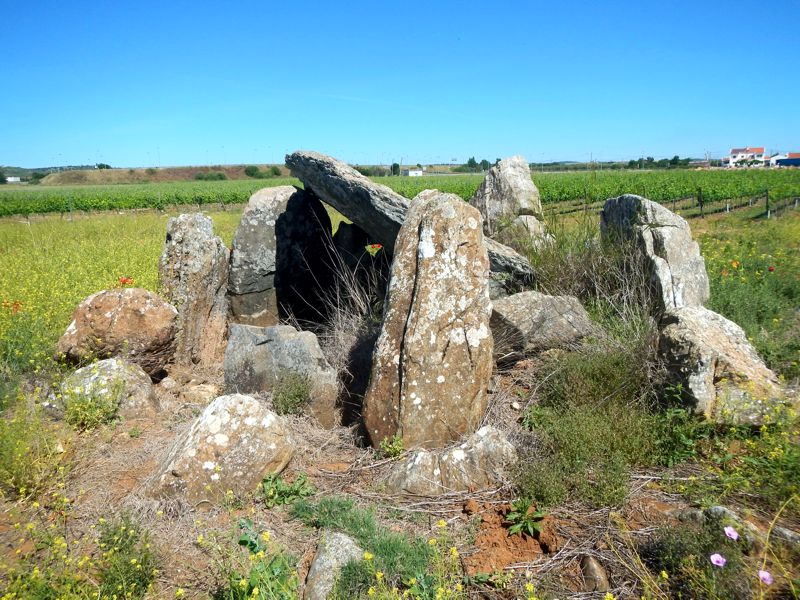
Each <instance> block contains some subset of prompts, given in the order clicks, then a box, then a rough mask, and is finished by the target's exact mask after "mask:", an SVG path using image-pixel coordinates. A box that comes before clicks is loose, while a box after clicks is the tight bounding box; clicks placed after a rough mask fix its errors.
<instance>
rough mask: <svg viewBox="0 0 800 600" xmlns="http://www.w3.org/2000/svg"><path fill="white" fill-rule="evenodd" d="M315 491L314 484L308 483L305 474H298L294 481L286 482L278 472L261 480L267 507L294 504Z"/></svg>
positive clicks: (262, 493)
mask: <svg viewBox="0 0 800 600" xmlns="http://www.w3.org/2000/svg"><path fill="white" fill-rule="evenodd" d="M315 493H316V490H315V489H314V486H313V485H311V484H310V483H308V480H307V479H306V476H305V475H303V474H300V475H298V476H297V478H296V479H295V480H294V482H292V483H285V482H284V481H283V479H282V478H281V476H280V475H277V474H272V475H267V476H266V477H265V478H264V479H263V481H262V482H261V497H262V498H263V500H264V505H265V506H266V507H267V508H274V507H276V506H280V505H282V504H292V503H293V502H295V501H296V500H299V499H300V498H307V497H308V496H313V495H314V494H315Z"/></svg>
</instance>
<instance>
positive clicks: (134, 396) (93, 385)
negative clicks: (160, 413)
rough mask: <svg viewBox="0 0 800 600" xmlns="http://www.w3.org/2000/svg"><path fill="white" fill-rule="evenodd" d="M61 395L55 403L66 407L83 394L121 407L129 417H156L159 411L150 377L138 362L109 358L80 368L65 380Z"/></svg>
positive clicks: (121, 411) (61, 408) (121, 413)
mask: <svg viewBox="0 0 800 600" xmlns="http://www.w3.org/2000/svg"><path fill="white" fill-rule="evenodd" d="M60 391H61V398H60V399H58V401H57V402H55V403H54V404H55V405H56V406H57V407H58V408H59V409H60V410H63V409H64V408H65V407H66V404H67V403H68V402H69V401H70V399H71V398H75V397H78V396H80V397H81V398H84V399H87V398H88V399H93V400H95V401H98V402H102V403H104V404H113V405H116V407H117V414H119V416H121V417H123V418H125V419H136V418H141V417H152V416H154V415H155V413H156V412H157V410H158V401H157V400H156V395H155V390H154V388H153V383H152V382H151V381H150V377H149V376H148V375H147V373H145V372H144V370H143V369H142V368H141V367H140V366H139V365H136V364H133V363H130V362H127V361H124V360H121V359H119V358H108V359H106V360H101V361H98V362H96V363H92V364H91V365H88V366H86V367H83V368H81V369H78V370H77V371H75V372H74V373H71V374H70V375H69V376H67V378H66V379H64V381H63V382H62V383H61V388H60Z"/></svg>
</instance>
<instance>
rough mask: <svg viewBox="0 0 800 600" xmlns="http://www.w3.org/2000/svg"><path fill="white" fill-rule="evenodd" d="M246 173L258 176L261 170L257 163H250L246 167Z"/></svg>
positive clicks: (250, 175)
mask: <svg viewBox="0 0 800 600" xmlns="http://www.w3.org/2000/svg"><path fill="white" fill-rule="evenodd" d="M244 174H245V175H247V176H248V177H255V178H258V177H260V176H261V170H260V169H259V168H258V167H257V166H255V165H248V166H246V167H245V168H244Z"/></svg>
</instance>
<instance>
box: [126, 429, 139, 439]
mask: <svg viewBox="0 0 800 600" xmlns="http://www.w3.org/2000/svg"><path fill="white" fill-rule="evenodd" d="M128 437H130V438H131V439H134V440H136V439H139V438H140V437H142V430H141V429H139V428H138V427H131V428H130V429H129V430H128Z"/></svg>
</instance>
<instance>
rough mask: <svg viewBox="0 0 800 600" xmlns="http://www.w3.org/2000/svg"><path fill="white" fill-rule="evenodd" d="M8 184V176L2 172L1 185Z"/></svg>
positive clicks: (0, 174) (0, 172) (0, 173)
mask: <svg viewBox="0 0 800 600" xmlns="http://www.w3.org/2000/svg"><path fill="white" fill-rule="evenodd" d="M6 183H8V182H7V181H6V174H5V173H3V171H0V185H3V184H6Z"/></svg>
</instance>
